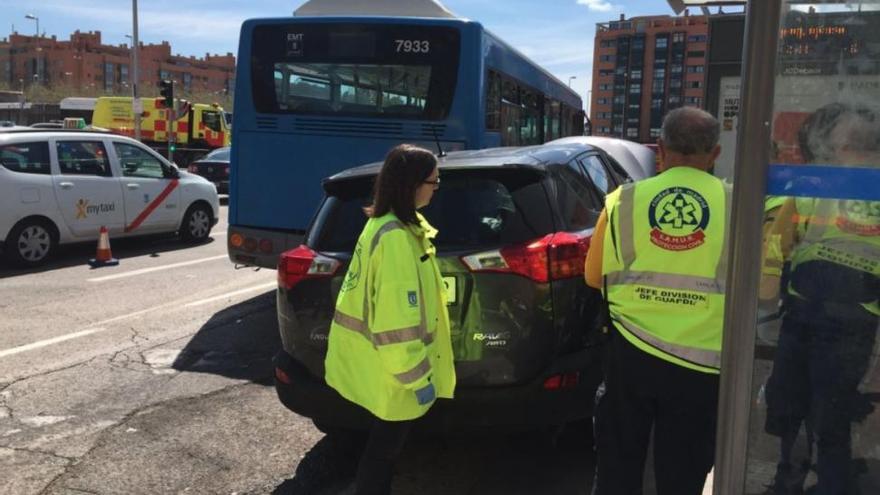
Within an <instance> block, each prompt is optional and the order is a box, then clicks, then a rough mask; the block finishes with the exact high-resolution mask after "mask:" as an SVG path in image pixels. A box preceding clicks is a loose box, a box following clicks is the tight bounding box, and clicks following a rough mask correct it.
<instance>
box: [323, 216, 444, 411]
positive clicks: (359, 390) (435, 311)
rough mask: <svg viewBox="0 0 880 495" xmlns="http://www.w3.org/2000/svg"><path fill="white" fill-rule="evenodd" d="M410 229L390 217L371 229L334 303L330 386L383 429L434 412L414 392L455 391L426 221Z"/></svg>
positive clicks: (439, 280) (373, 221) (359, 245)
mask: <svg viewBox="0 0 880 495" xmlns="http://www.w3.org/2000/svg"><path fill="white" fill-rule="evenodd" d="M418 217H419V220H420V222H421V223H420V225H419V226H408V225H406V224H404V223H403V222H401V221H400V220H398V219H397V217H396V216H394V215H393V214H391V213H389V214H387V215H384V216H382V217H380V218H371V219H370V220H368V221H367V224H366V226H365V227H364V230H363V232H362V233H361V235H360V238H359V239H358V242H357V246H356V248H355V252H354V255H353V256H352V260H351V265H349V268H348V273H347V274H346V276H345V279H344V280H343V282H342V287H341V289H340V291H339V296H338V298H337V300H336V313H335V314H334V316H333V322H332V324H331V326H330V337H329V343H328V350H327V357H326V359H325V363H324V364H325V367H326V376H325V378H326V380H327V383H328V384H329V385H330V386H331V387H333V388H334V389H336V390H337V391H338V392H339V393H340V394H341V395H342V396H343V397H345V398H346V399H348V400H350V401H352V402H354V403H356V404H358V405H360V406H362V407H364V408H365V409H367V410H369V411H370V412H371V413H373V414H374V415H375V416H377V417H379V418H381V419H384V420H386V421H402V420H409V419H415V418H418V417H420V416H422V415H424V414H425V413H426V412H427V411H428V409H429V408H430V407H431V404H430V403H429V404H419V403H418V400H417V398H416V394H415V391H416V390H420V389H422V388H424V387H426V386H427V385H428V384H429V383H432V384H433V385H434V389H435V392H436V396H437V397H444V398H451V397H452V394H453V391H454V389H455V369H454V367H453V358H452V344H451V340H450V334H449V314H448V312H447V310H446V301H445V297H446V295H445V291H444V290H443V286H442V284H443V282H442V277H441V276H440V270H439V268H438V266H437V261H436V259H435V253H436V250H435V248H434V246H433V244H432V243H431V241H430V239H431V238H433V237H434V236H435V235H436V233H437V231H436V230H434V228H433V227H431V226H430V225H429V224H428V223H427V221H425V219H424V217H422V216H421V215H419V216H418Z"/></svg>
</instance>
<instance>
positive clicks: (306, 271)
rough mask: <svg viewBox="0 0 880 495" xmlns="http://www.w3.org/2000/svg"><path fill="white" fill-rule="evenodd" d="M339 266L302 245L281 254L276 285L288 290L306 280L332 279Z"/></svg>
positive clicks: (331, 259)
mask: <svg viewBox="0 0 880 495" xmlns="http://www.w3.org/2000/svg"><path fill="white" fill-rule="evenodd" d="M341 264H342V263H340V261H339V260H335V259H333V258H328V257H327V256H323V255H320V254H318V253H316V252H315V251H313V250H312V249H310V248H309V247H308V246H306V245H305V244H303V245H301V246H299V247H298V248H296V249H291V250H290V251H286V252H284V253H281V257H280V258H279V259H278V285H280V286H283V287H285V288H286V289H288V290H289V289H292V288H293V286H295V285H296V284H298V283H300V282H302V281H303V280H305V279H307V278H320V277H332V276H333V275H334V274H335V273H336V270H338V269H339V265H341Z"/></svg>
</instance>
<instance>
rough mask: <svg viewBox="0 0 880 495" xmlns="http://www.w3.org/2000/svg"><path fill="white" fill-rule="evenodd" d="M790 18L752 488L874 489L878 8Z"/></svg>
mask: <svg viewBox="0 0 880 495" xmlns="http://www.w3.org/2000/svg"><path fill="white" fill-rule="evenodd" d="M873 5H874V6H876V4H873ZM784 8H785V9H786V11H785V12H784V13H783V14H784V15H783V26H781V32H780V42H779V63H778V71H779V72H778V75H777V80H776V96H775V103H774V122H773V134H772V135H773V140H774V141H773V149H772V153H771V154H772V158H771V166H770V169H769V175H768V193H770V194H772V195H768V196H767V200H766V203H765V218H764V248H763V263H762V266H761V272H762V283H761V288H760V293H759V298H760V315H759V321H758V326H757V332H758V333H757V337H758V339H757V342H758V344H757V348H756V351H755V355H756V361H755V362H756V364H755V371H754V373H755V375H754V380H753V383H754V384H755V388H756V391H755V394H756V395H755V396H756V399H757V400H756V401H755V407H753V409H752V422H751V428H750V438H749V463H748V472H747V476H748V478H747V487H748V490H749V493H775V494H805V493H807V494H812V495H838V494H873V493H880V414H878V413H877V412H876V409H877V407H876V402H877V401H878V400H880V388H878V385H880V384H878V383H877V382H878V378H880V373H878V370H877V368H876V366H877V361H878V359H877V358H878V355H877V352H876V350H875V347H876V346H877V339H876V334H877V331H878V315H880V304H878V298H880V109H878V107H877V104H878V103H880V98H878V97H880V76H878V74H880V70H878V69H880V50H878V48H880V43H878V41H880V36H878V33H877V31H878V28H880V12H877V11H873V10H868V9H866V11H864V12H860V11H859V10H858V9H857V8H852V9H850V8H848V7H846V6H837V7H831V6H830V5H825V6H823V5H815V6H810V7H809V9H803V8H802V6H800V5H795V3H794V2H792V4H790V5H786V6H785V7H784ZM795 8H797V10H795Z"/></svg>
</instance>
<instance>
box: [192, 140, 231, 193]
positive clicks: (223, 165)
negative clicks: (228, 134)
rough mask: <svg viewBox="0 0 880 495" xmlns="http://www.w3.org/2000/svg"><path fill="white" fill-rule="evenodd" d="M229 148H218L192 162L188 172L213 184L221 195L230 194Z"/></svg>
mask: <svg viewBox="0 0 880 495" xmlns="http://www.w3.org/2000/svg"><path fill="white" fill-rule="evenodd" d="M229 150H230V147H229V146H225V147H223V148H217V149H216V150H214V151H212V152H210V153H208V154H207V155H205V156H203V157H201V158H199V159H198V160H196V161H194V162H192V163H190V164H189V166H188V167H187V170H188V171H189V172H191V173H193V174H196V175H201V176H202V177H204V178H206V179H208V180H209V181H211V182H213V183H214V185H215V186H217V192H219V193H220V194H229Z"/></svg>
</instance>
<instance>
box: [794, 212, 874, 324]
mask: <svg viewBox="0 0 880 495" xmlns="http://www.w3.org/2000/svg"><path fill="white" fill-rule="evenodd" d="M795 206H796V208H797V219H796V220H797V231H798V238H799V239H800V241H799V243H798V244H797V245H796V246H795V247H794V249H793V250H792V253H791V272H792V273H795V272H796V271H797V269H798V266H800V265H802V264H803V263H805V262H808V261H816V260H822V261H827V262H830V263H833V264H836V265H841V266H845V267H848V268H852V269H854V270H858V271H860V272H865V273H868V274H870V275H873V276H874V277H880V201H863V200H843V199H841V200H838V199H816V198H797V199H796V200H795ZM788 292H789V294H791V295H793V296H795V297H798V298H803V297H802V296H801V295H800V294H798V293H797V291H795V290H794V288H793V287H792V286H791V284H790V283H789V287H788ZM861 306H862V307H864V308H865V309H866V310H867V311H869V312H871V313H873V314H875V315H880V303H878V300H877V299H875V300H873V301H867V302H862V303H861Z"/></svg>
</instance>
